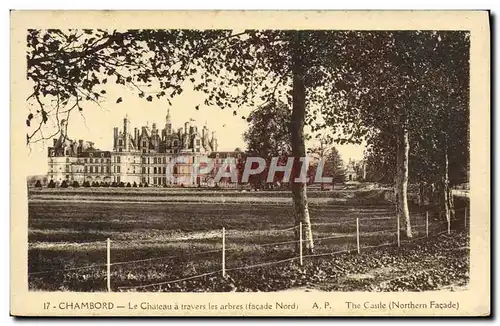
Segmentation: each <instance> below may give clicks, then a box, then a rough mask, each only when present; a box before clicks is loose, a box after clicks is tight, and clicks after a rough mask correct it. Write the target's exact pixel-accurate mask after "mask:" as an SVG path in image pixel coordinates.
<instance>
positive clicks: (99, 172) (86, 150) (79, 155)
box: [48, 111, 241, 186]
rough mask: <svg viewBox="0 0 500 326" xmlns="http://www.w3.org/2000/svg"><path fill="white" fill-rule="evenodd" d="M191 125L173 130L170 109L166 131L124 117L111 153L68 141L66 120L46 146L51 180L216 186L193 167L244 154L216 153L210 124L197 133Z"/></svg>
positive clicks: (191, 121) (191, 123) (115, 130)
mask: <svg viewBox="0 0 500 326" xmlns="http://www.w3.org/2000/svg"><path fill="white" fill-rule="evenodd" d="M193 122H194V120H192V119H191V120H190V121H188V122H186V123H185V124H184V126H183V127H181V128H178V129H174V128H173V127H172V122H171V117H170V111H168V112H167V116H166V118H165V124H164V126H163V128H162V129H159V128H158V127H157V125H156V123H153V124H152V126H151V127H149V126H143V127H141V128H140V129H138V128H133V129H132V128H131V126H130V121H129V119H128V117H125V118H124V119H123V127H122V129H121V130H120V129H119V128H118V127H115V128H114V130H113V150H112V151H105V150H100V149H97V148H95V147H94V143H92V142H89V141H83V140H78V141H75V140H71V139H70V138H68V135H67V122H66V121H64V120H63V121H62V122H61V135H60V137H59V138H58V139H53V146H52V147H49V148H48V165H49V170H48V180H53V181H54V182H55V183H57V184H60V183H61V182H62V181H64V180H66V181H67V182H69V183H73V182H74V181H77V182H78V183H83V182H86V181H88V182H90V183H93V182H98V183H102V182H105V183H113V182H116V183H118V184H119V183H121V182H123V183H129V182H130V183H131V184H133V183H134V182H135V183H136V184H137V185H139V184H148V185H155V186H171V185H177V186H181V185H182V186H197V185H209V186H210V185H213V176H214V175H203V176H200V175H197V173H196V169H195V168H194V164H193V163H194V162H199V161H204V160H206V159H209V158H210V159H214V161H215V162H214V164H215V165H217V164H221V162H222V160H226V159H230V160H237V159H239V158H241V156H240V155H241V154H240V153H238V152H217V138H216V137H215V132H213V131H212V132H210V130H209V129H208V127H207V126H206V124H205V126H203V128H201V130H199V129H198V127H197V126H196V125H194V124H193ZM169 168H170V169H171V170H168V169H169ZM214 170H215V169H214Z"/></svg>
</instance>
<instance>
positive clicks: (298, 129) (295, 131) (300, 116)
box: [290, 31, 314, 253]
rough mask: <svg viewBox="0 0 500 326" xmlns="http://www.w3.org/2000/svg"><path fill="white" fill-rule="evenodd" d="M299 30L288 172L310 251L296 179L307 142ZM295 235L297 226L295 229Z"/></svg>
mask: <svg viewBox="0 0 500 326" xmlns="http://www.w3.org/2000/svg"><path fill="white" fill-rule="evenodd" d="M301 34H302V32H300V31H297V32H295V42H294V44H293V47H292V49H291V51H292V60H293V62H292V73H293V86H292V103H293V105H292V117H291V121H290V132H291V141H292V154H293V156H294V168H293V170H292V175H291V180H290V181H291V189H292V199H293V206H294V211H295V225H296V226H298V225H299V223H300V222H302V229H303V232H304V235H305V237H304V238H305V241H306V243H305V248H306V250H307V251H308V252H309V253H312V252H313V250H314V242H313V236H312V230H311V220H310V218H309V208H308V205H307V187H306V183H305V182H295V178H297V177H298V176H299V174H300V171H301V168H300V164H301V163H300V161H299V159H300V158H301V157H306V145H305V139H304V138H305V137H304V124H305V115H306V107H305V99H306V89H305V85H304V66H303V62H302V51H301V46H300V43H301V37H302V35H301ZM297 235H298V228H297Z"/></svg>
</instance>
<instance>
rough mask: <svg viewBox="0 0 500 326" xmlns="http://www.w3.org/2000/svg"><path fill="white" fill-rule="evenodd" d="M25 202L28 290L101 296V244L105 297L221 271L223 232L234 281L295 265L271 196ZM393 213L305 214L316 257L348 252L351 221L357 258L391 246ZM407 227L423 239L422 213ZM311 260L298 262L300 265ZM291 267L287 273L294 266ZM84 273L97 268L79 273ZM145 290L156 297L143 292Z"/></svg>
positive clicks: (383, 209) (286, 212) (281, 209)
mask: <svg viewBox="0 0 500 326" xmlns="http://www.w3.org/2000/svg"><path fill="white" fill-rule="evenodd" d="M52 196H54V194H52ZM140 196H142V197H144V195H140ZM33 197H36V196H32V199H33V200H31V201H30V203H29V255H28V261H29V262H28V268H29V272H30V273H31V275H30V276H29V286H30V289H32V290H50V291H57V290H63V291H104V290H105V286H106V281H105V277H106V267H105V263H106V242H105V241H106V239H107V238H110V239H111V241H112V243H111V262H112V264H113V265H112V266H111V280H112V288H113V290H120V288H121V287H130V286H143V285H148V284H153V283H161V282H167V281H170V280H176V279H179V278H188V277H190V276H193V275H198V274H203V273H209V272H213V271H219V270H220V269H221V248H222V241H221V234H222V227H224V228H225V230H226V268H227V269H229V271H228V274H229V275H230V276H231V275H232V274H234V275H241V272H242V271H241V270H237V269H238V268H241V267H245V266H249V265H254V264H262V263H270V262H274V261H278V260H284V259H288V258H290V259H292V258H293V257H295V256H296V254H295V253H294V249H295V245H296V244H295V243H289V242H290V241H294V230H293V229H290V228H292V227H293V226H294V225H293V212H292V207H291V205H290V204H285V203H283V204H280V203H276V202H275V199H276V198H279V197H272V199H271V200H270V201H269V203H267V204H266V203H265V202H263V203H254V202H245V201H243V202H237V201H235V202H216V203H213V202H211V201H210V200H206V201H204V202H200V201H199V200H193V201H191V202H137V201H135V202H127V201H119V200H113V201H109V202H106V201H103V202H94V201H84V200H77V199H74V200H71V201H68V200H54V197H53V198H52V199H48V200H42V199H40V198H33ZM148 198H149V197H148ZM191 198H193V199H196V198H197V197H195V196H193V197H191ZM233 198H238V197H233ZM198 199H199V198H198ZM393 212H394V207H393V206H392V205H387V204H386V205H377V206H373V205H358V204H350V205H348V204H342V205H333V204H321V205H319V204H318V205H311V207H310V214H311V221H312V225H313V234H314V237H315V238H316V243H315V245H316V248H315V254H322V253H329V252H335V251H342V250H352V249H356V218H359V219H360V234H361V236H360V245H361V248H362V249H363V248H366V247H370V246H376V245H380V244H384V243H389V242H394V241H395V240H396V236H395V230H396V222H395V219H394V213H393ZM436 218H437V217H435V216H431V219H430V220H431V226H430V230H431V233H436V232H437V231H438V230H442V229H443V227H444V226H443V224H442V223H438V221H437V220H436ZM412 219H413V223H414V225H416V236H417V237H419V236H422V235H425V217H424V214H423V213H422V212H420V213H415V214H413V215H412ZM281 242H284V243H283V244H281ZM273 243H278V244H273ZM315 259H317V258H312V257H311V258H306V260H307V261H308V262H313V261H314V260H315ZM296 261H297V260H293V261H291V262H288V264H292V265H296ZM89 265H97V266H96V267H93V268H85V269H77V268H80V267H82V266H89ZM275 266H277V267H278V269H279V268H280V267H279V265H275ZM68 269H70V270H69V271H68ZM71 269H76V270H71ZM231 269H232V270H233V271H231ZM59 270H65V271H59ZM45 271H53V272H50V273H43V272H45ZM243 271H245V270H243ZM219 274H220V273H216V274H215V275H214V276H212V277H217V276H218V275H219ZM193 282H194V283H190V284H194V285H192V288H191V290H203V289H204V287H203V286H202V283H196V280H194V281H193ZM216 283H217V282H216ZM179 284H180V285H179ZM183 284H184V285H186V284H187V283H186V282H180V283H174V284H172V285H169V288H168V290H173V291H174V290H183V289H185V288H183ZM196 284H198V285H196ZM217 284H220V287H219V288H217V287H215V288H210V289H205V290H210V291H227V290H231V288H230V285H228V284H227V282H226V281H224V282H219V283H217ZM176 286H178V287H179V288H176ZM186 286H187V285H186ZM228 287H229V288H228ZM153 288H154V289H155V290H158V288H157V287H152V288H144V289H143V290H153ZM163 289H165V288H163ZM123 290H125V289H123Z"/></svg>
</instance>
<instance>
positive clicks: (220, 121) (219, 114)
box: [22, 84, 364, 175]
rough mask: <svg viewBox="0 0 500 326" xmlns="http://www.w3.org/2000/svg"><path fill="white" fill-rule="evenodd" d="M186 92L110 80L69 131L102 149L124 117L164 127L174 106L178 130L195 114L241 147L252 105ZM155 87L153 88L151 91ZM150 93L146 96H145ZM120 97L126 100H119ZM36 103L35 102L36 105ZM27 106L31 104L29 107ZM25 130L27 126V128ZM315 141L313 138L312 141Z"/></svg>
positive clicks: (33, 155) (42, 165) (355, 152)
mask: <svg viewBox="0 0 500 326" xmlns="http://www.w3.org/2000/svg"><path fill="white" fill-rule="evenodd" d="M185 86H187V87H184V92H183V93H182V94H181V95H179V96H177V97H175V98H174V99H172V100H171V105H169V104H168V102H167V100H166V99H165V98H162V99H160V100H158V99H157V98H156V97H155V96H153V101H152V102H148V101H146V100H145V99H144V98H139V97H138V96H137V94H136V93H135V92H133V91H131V90H130V89H128V88H127V87H126V86H123V85H115V84H107V85H106V88H105V90H106V92H107V95H106V98H105V99H103V100H102V101H100V102H101V103H100V104H99V105H97V104H96V103H93V102H84V103H82V104H81V106H82V108H83V111H82V112H78V111H77V110H74V111H73V112H72V113H71V115H70V116H69V119H68V121H69V123H68V129H67V131H68V137H69V138H70V139H73V140H75V139H83V140H88V141H93V142H94V143H95V147H96V148H99V149H102V150H112V149H113V128H114V127H115V126H118V127H119V128H120V130H121V129H122V128H123V119H124V117H125V116H128V118H129V120H130V125H131V128H132V130H133V128H134V127H137V128H139V129H140V127H141V126H145V125H148V124H149V126H151V125H152V123H156V125H157V128H159V129H162V128H164V125H165V116H166V114H167V110H168V109H169V108H170V115H171V119H172V125H173V128H174V130H177V129H178V128H180V127H183V126H184V122H186V121H188V120H189V119H194V120H195V123H194V124H196V125H197V126H198V128H199V129H200V128H201V127H202V126H203V125H204V124H205V123H207V125H208V128H209V129H210V130H211V131H215V132H216V137H217V138H218V147H219V148H218V150H220V151H225V150H227V151H231V150H234V149H235V148H237V147H239V148H241V149H245V148H246V145H245V142H244V141H243V133H244V131H245V130H247V128H248V122H247V121H246V120H244V119H242V118H241V116H248V114H249V113H250V110H251V109H250V108H240V109H238V116H234V115H233V112H232V110H229V109H226V110H222V109H220V108H218V107H207V106H204V105H200V109H199V110H196V109H195V107H196V106H197V105H199V104H200V103H203V100H204V97H203V96H202V95H201V94H199V93H197V92H195V91H193V90H192V87H189V85H185ZM152 93H155V92H152ZM147 96H148V95H147V93H146V97H147ZM119 97H121V98H122V100H123V101H122V102H121V103H116V100H117V99H118V98H119ZM35 108H36V107H35ZM28 109H29V107H28ZM52 130H56V129H55V125H52V126H51V125H48V126H47V129H46V130H45V131H44V134H46V135H48V134H50V132H49V131H52ZM22 132H23V133H25V132H26V131H25V130H23V131H22ZM51 145H52V140H49V141H45V142H38V143H35V144H32V145H31V148H30V151H29V154H28V155H29V156H28V160H29V162H30V164H29V167H30V168H29V170H30V171H28V175H43V174H46V173H47V147H48V146H51ZM309 145H312V144H309ZM336 147H337V149H338V150H339V152H340V155H341V157H342V159H343V160H344V162H348V160H349V158H352V159H355V160H360V159H362V158H363V150H364V147H363V146H361V145H336Z"/></svg>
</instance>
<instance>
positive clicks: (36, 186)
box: [35, 180, 42, 188]
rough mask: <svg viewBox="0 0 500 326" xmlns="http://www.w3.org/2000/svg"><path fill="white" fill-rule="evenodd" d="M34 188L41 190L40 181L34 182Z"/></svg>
mask: <svg viewBox="0 0 500 326" xmlns="http://www.w3.org/2000/svg"><path fill="white" fill-rule="evenodd" d="M35 188H42V183H41V182H40V180H36V183H35Z"/></svg>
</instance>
